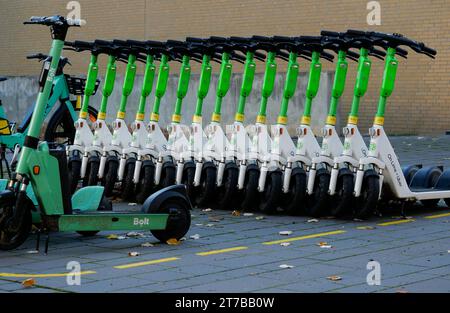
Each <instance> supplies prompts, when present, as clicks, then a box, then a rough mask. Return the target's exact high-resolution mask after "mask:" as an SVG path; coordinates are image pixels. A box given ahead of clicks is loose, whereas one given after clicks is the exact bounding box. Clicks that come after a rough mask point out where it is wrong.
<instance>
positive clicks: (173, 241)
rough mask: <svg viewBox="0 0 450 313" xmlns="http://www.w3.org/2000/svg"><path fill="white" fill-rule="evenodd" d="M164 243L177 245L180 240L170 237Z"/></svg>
mask: <svg viewBox="0 0 450 313" xmlns="http://www.w3.org/2000/svg"><path fill="white" fill-rule="evenodd" d="M166 243H167V244H168V245H169V246H178V245H179V244H180V241H179V240H177V239H176V238H172V239H169V240H167V241H166Z"/></svg>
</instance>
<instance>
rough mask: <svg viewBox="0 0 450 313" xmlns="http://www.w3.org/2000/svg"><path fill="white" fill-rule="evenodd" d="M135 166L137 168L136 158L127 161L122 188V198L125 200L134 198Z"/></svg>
mask: <svg viewBox="0 0 450 313" xmlns="http://www.w3.org/2000/svg"><path fill="white" fill-rule="evenodd" d="M135 166H136V159H135V158H130V159H128V160H127V163H126V165H125V172H124V175H123V181H122V185H121V186H120V189H121V198H122V199H124V200H130V199H132V198H133V196H134V191H135V188H134V187H135V186H134V183H133V177H134V168H135Z"/></svg>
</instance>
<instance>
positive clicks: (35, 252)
mask: <svg viewBox="0 0 450 313" xmlns="http://www.w3.org/2000/svg"><path fill="white" fill-rule="evenodd" d="M27 253H28V254H37V253H39V251H38V250H30V251H27Z"/></svg>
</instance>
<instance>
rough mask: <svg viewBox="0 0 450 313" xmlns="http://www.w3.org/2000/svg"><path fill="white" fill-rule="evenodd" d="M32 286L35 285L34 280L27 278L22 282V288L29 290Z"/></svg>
mask: <svg viewBox="0 0 450 313" xmlns="http://www.w3.org/2000/svg"><path fill="white" fill-rule="evenodd" d="M34 285H36V280H34V278H28V279H25V280H24V281H23V282H22V286H23V287H24V288H30V287H33V286H34Z"/></svg>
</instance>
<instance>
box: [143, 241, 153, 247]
mask: <svg viewBox="0 0 450 313" xmlns="http://www.w3.org/2000/svg"><path fill="white" fill-rule="evenodd" d="M154 246H155V245H154V244H152V243H150V242H145V243H143V244H141V247H144V248H150V247H154Z"/></svg>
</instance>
